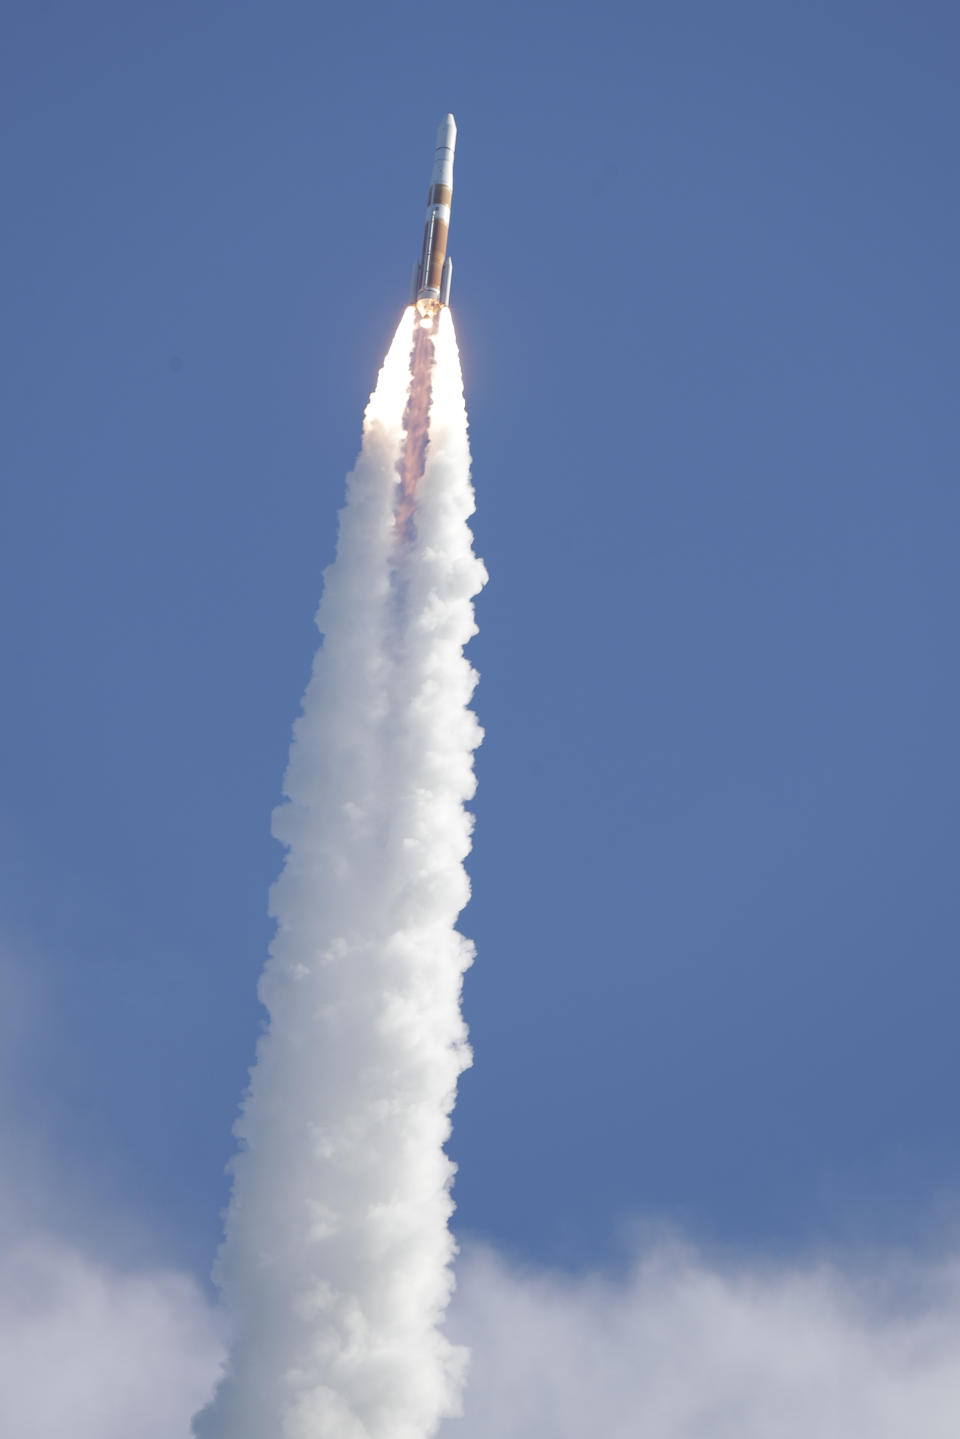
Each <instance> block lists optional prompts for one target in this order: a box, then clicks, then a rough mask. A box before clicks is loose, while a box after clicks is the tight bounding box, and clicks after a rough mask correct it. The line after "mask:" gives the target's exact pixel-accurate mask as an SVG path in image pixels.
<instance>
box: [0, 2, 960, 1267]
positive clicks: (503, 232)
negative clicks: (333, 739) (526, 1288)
mask: <svg viewBox="0 0 960 1439" xmlns="http://www.w3.org/2000/svg"><path fill="white" fill-rule="evenodd" d="M427 18H429V20H430V24H427V23H426V20H427ZM434 24H435V26H436V28H435V29H431V25H434ZM958 30H960V25H958V21H957V17H956V13H955V11H954V9H953V7H952V6H948V5H946V4H937V3H923V4H920V5H915V6H911V7H909V8H908V7H904V6H901V5H893V4H886V3H870V4H867V3H858V0H847V3H841V4H839V5H826V4H820V3H812V4H808V5H804V6H802V7H800V6H789V5H782V4H760V3H747V0H734V3H731V4H728V5H723V6H719V5H712V4H707V3H704V0H692V3H688V4H683V5H678V4H665V3H656V4H639V5H629V6H628V5H625V4H624V5H618V4H609V3H604V4H599V5H596V6H591V7H586V6H575V5H558V6H551V7H546V6H539V5H529V6H522V5H521V6H519V7H518V6H506V5H503V4H501V3H499V0H495V3H491V4H487V5H484V6H483V7H479V6H466V5H461V4H454V5H453V6H451V7H450V8H449V10H448V11H446V12H445V13H440V14H439V15H431V16H430V17H425V16H424V15H421V14H418V13H416V12H414V11H412V10H411V8H410V7H409V6H404V7H400V6H391V5H385V4H379V5H376V6H373V7H370V8H362V9H361V8H360V7H353V8H347V7H332V6H331V7H325V6H320V5H316V4H306V3H281V4H278V5H271V6H268V5H266V4H263V3H236V4H226V3H224V0H210V3H208V4H205V5H204V6H196V5H193V4H187V3H177V0H174V3H170V4H167V5H165V6H163V7H149V6H129V5H121V4H118V3H115V4H107V3H98V0H91V3H89V4H87V5H85V6H83V7H77V6H75V5H69V4H66V3H62V0H53V3H36V4H32V5H29V6H28V5H21V6H17V7H15V10H14V12H13V13H12V14H11V15H10V16H9V17H8V23H7V39H6V43H5V46H4V54H3V57H2V59H0V71H2V74H0V109H2V111H3V124H2V126H0V133H2V135H3V137H4V138H3V139H2V141H0V148H2V156H3V171H4V175H5V202H6V203H5V208H6V211H7V219H6V222H5V225H4V228H3V235H2V241H0V243H2V250H3V264H2V274H3V277H4V291H5V294H4V313H5V327H4V328H5V334H4V344H3V348H2V354H3V384H4V391H5V393H6V396H7V407H6V408H7V419H6V423H5V426H4V431H3V435H2V439H0V450H2V470H3V475H4V484H3V491H4V500H3V505H4V514H3V525H2V528H0V547H2V555H0V586H2V591H3V604H4V609H5V613H6V615H7V623H6V625H4V627H3V640H2V645H3V650H2V660H0V663H2V673H3V675H4V680H5V696H6V702H5V705H4V721H5V738H6V743H5V744H4V746H3V751H2V766H3V774H2V795H3V801H2V811H0V849H2V858H3V871H4V875H5V879H4V881H3V885H2V889H0V935H2V946H3V949H4V951H5V953H6V956H7V962H8V965H9V967H10V969H11V972H12V973H14V974H15V979H13V980H10V981H9V983H8V988H9V992H10V993H11V994H12V995H13V999H12V1001H11V1002H10V1004H9V1005H8V1011H7V1017H6V1019H5V1022H4V1032H5V1033H6V1031H7V1030H8V1029H9V1030H10V1033H11V1036H12V1035H14V1034H16V1033H19V1035H20V1041H19V1043H16V1044H14V1043H11V1054H12V1058H11V1060H10V1063H11V1064H12V1066H13V1070H14V1083H13V1085H12V1088H13V1090H14V1094H15V1097H14V1100H13V1103H12V1113H11V1117H10V1124H11V1126H13V1128H14V1130H15V1131H16V1134H17V1135H18V1136H19V1137H18V1139H17V1141H16V1142H17V1144H18V1145H20V1146H21V1147H22V1148H23V1151H24V1152H27V1151H28V1150H29V1151H30V1152H31V1153H33V1152H34V1151H35V1150H41V1151H42V1152H43V1154H44V1156H45V1158H44V1161H43V1163H44V1166H45V1167H47V1168H48V1169H49V1171H50V1172H51V1173H53V1174H54V1175H55V1176H56V1179H55V1182H54V1183H52V1184H51V1185H50V1186H48V1187H47V1189H45V1190H44V1192H43V1195H42V1197H41V1198H39V1199H38V1200H37V1203H38V1205H39V1206H40V1209H43V1207H44V1206H45V1205H46V1206H49V1207H50V1211H51V1213H54V1211H56V1213H57V1214H58V1215H60V1214H61V1211H62V1210H63V1207H64V1204H65V1203H66V1201H65V1199H64V1195H65V1194H68V1195H69V1196H72V1198H71V1199H70V1201H69V1207H70V1208H71V1209H72V1210H73V1214H72V1218H71V1223H72V1224H74V1225H75V1226H76V1227H77V1228H78V1229H84V1228H86V1229H87V1230H90V1231H94V1230H98V1229H100V1230H107V1229H109V1230H110V1231H111V1233H112V1234H113V1236H114V1239H116V1235H117V1233H118V1232H120V1230H122V1232H123V1233H125V1234H130V1235H132V1236H133V1237H131V1238H129V1239H128V1240H127V1241H126V1242H127V1243H128V1244H129V1245H130V1246H133V1247H136V1246H137V1245H139V1246H141V1248H142V1249H143V1250H144V1252H147V1251H149V1253H150V1254H151V1256H152V1257H154V1258H156V1259H157V1260H158V1261H162V1262H167V1263H172V1264H178V1265H184V1266H187V1267H191V1268H193V1269H194V1270H195V1271H196V1272H197V1273H198V1274H200V1275H203V1274H205V1272H206V1270H207V1268H208V1266H209V1262H210V1260H211V1258H212V1254H213V1250H214V1247H215V1245H216V1242H217V1239H218V1234H219V1226H220V1219H219V1210H220V1208H221V1206H222V1204H223V1202H224V1200H225V1197H226V1181H225V1177H224V1173H223V1170H224V1165H225V1163H226V1161H227V1159H228V1157H229V1154H230V1151H231V1145H232V1141H231V1138H230V1125H231V1123H232V1119H233V1115H234V1112H235V1108H236V1104H237V1099H238V1096H239V1093H240V1090H241V1088H242V1086H243V1083H244V1078H245V1072H246V1068H247V1065H248V1064H249V1062H250V1059H251V1057H252V1049H253V1043H254V1037H255V1034H256V1031H257V1025H258V1013H257V1008H256V1004H255V998H254V986H255V980H256V975H257V973H258V971H259V968H260V965H261V963H262V960H263V956H264V953H265V948H266V943H267V940H268V937H269V925H268V920H267V917H266V893H267V888H268V885H269V884H270V882H271V881H272V879H273V877H274V875H275V873H276V871H277V869H278V866H279V862H280V854H279V850H278V848H277V847H276V845H275V843H274V842H273V841H272V840H271V839H270V837H269V829H268V826H269V813H270V810H271V808H272V806H273V805H274V803H275V802H276V801H277V799H278V798H279V792H280V779H281V774H282V770H283V765H284V760H285V754H286V749H287V745H288V742H289V732H290V725H291V722H292V720H293V718H294V715H295V713H296V711H297V708H298V705H299V700H300V695H301V693H302V690H303V687H304V684H305V681H306V677H307V674H308V670H309V664H310V660H311V656H312V652H313V649H314V646H315V632H314V631H313V627H312V615H313V612H314V609H315V605H316V601H317V599H318V596H319V589H320V574H321V571H322V569H323V567H324V565H325V564H327V563H328V562H329V560H330V559H331V557H332V553H333V545H334V540H335V524H336V512H337V509H338V507H339V505H340V503H341V501H342V492H343V480H344V475H345V472H346V471H347V469H349V467H350V465H351V464H352V462H353V459H354V456H355V454H356V450H357V446H358V443H359V433H360V419H361V414H362V409H363V404H364V401H365V399H366V395H367V393H368V392H369V389H370V387H371V385H372V382H373V379H374V377H375V374H376V369H377V365H378V363H379V360H380V358H381V356H382V354H383V351H384V349H385V347H386V343H387V341H388V339H389V337H390V335H391V333H392V331H393V328H394V326H395V323H396V319H397V316H398V314H399V310H400V307H401V306H402V303H403V301H404V299H405V297H406V287H407V285H408V282H409V272H410V266H411V263H412V261H413V259H414V258H415V256H416V253H417V249H418V246H419V239H420V228H421V224H422V211H423V205H424V197H425V187H426V184H427V179H428V174H429V165H430V154H431V146H432V141H433V135H434V130H435V127H436V124H437V121H438V119H439V117H440V116H441V114H442V113H444V111H446V110H447V109H451V110H453V111H454V113H455V114H456V117H457V122H458V126H459V145H458V165H457V192H456V199H455V205H454V216H453V226H452V234H451V250H452V254H453V256H454V262H455V280H454V292H453V307H454V313H455V318H456V322H457V326H458V332H459V338H460V345H461V350H462V355H463V362H464V370H465V379H466V385H467V398H468V405H469V409H470V415H471V423H472V443H473V452H474V474H475V480H476V485H477V491H478V512H477V517H476V524H475V532H476V535H477V546H478V550H479V552H480V553H481V554H482V555H483V557H484V559H485V561H486V563H487V566H488V568H489V570H490V575H491V581H490V584H489V586H488V588H487V590H486V591H485V592H484V594H483V596H482V597H481V600H480V602H479V622H480V635H479V637H478V638H477V640H476V641H475V642H474V645H473V649H472V657H473V660H474V663H475V664H476V665H477V667H478V668H479V670H480V672H481V676H482V679H481V685H480V688H479V691H478V695H477V708H478V712H479V715H480V718H481V722H482V723H483V725H484V727H485V729H486V732H487V738H486V740H485V743H484V746H483V748H482V750H481V752H480V755H479V761H478V771H479V779H480V789H479V793H478V798H477V802H476V813H477V819H478V824H477V835H476V849H475V854H474V858H473V861H472V865H471V872H472V876H473V882H474V898H473V901H472V903H471V905H470V907H469V909H468V911H467V913H466V915H465V917H464V929H465V931H466V932H467V933H468V934H470V935H471V936H472V937H473V938H474V939H475V940H476V941H477V944H478V948H479V958H478V961H477V963H476V965H475V967H474V969H473V971H472V972H471V974H470V976H469V977H468V985H467V993H466V1010H467V1016H468V1020H469V1022H470V1025H471V1030H472V1034H473V1038H474V1042H475V1047H476V1064H475V1068H474V1069H473V1071H471V1072H470V1073H468V1075H467V1076H466V1077H465V1079H464V1081H463V1084H462V1097H461V1102H460V1105H459V1107H458V1110H457V1115H456V1126H455V1137H454V1141H453V1146H452V1148H453V1153H454V1155H455V1157H456V1159H457V1161H458V1163H459V1164H460V1176H459V1179H458V1182H457V1189H456V1196H457V1200H458V1205H459V1211H458V1224H459V1226H460V1228H461V1232H462V1233H464V1234H471V1235H475V1236H480V1237H481V1238H482V1239H483V1240H485V1241H489V1242H490V1243H492V1244H494V1245H496V1246H498V1247H499V1248H501V1249H503V1250H505V1251H507V1252H509V1253H513V1254H518V1255H521V1256H526V1257H529V1258H531V1259H535V1260H542V1261H547V1262H550V1263H554V1264H558V1265H560V1266H563V1267H567V1268H570V1269H581V1268H584V1267H587V1266H590V1265H594V1264H596V1263H602V1262H606V1261H608V1260H609V1259H610V1258H611V1257H612V1256H615V1255H616V1254H617V1253H618V1252H619V1250H620V1247H621V1246H622V1243H623V1234H624V1230H625V1227H628V1226H629V1225H631V1224H632V1223H634V1222H635V1221H636V1219H637V1218H638V1217H643V1218H645V1219H649V1218H651V1217H652V1218H654V1219H656V1220H661V1221H662V1220H666V1221H668V1222H670V1223H672V1224H675V1225H678V1226H679V1227H681V1228H682V1229H684V1230H685V1231H687V1232H689V1233H692V1234H693V1235H695V1236H697V1237H699V1238H701V1239H703V1240H704V1241H706V1242H707V1243H711V1244H717V1245H732V1246H737V1247H741V1246H746V1247H748V1248H751V1249H756V1250H760V1251H768V1252H769V1251H774V1252H792V1251H795V1250H798V1249H800V1250H802V1249H804V1248H806V1247H809V1246H811V1245H820V1244H828V1245H841V1246H843V1245H848V1246H849V1245H854V1246H857V1245H863V1244H899V1243H905V1244H908V1245H910V1246H914V1247H923V1246H924V1245H925V1244H926V1243H927V1242H928V1240H929V1238H930V1236H931V1235H934V1236H939V1235H942V1234H943V1232H944V1230H945V1229H952V1228H953V1225H954V1216H955V1213H956V1195H957V1191H958V1186H960V1152H958V1148H957V1144H956V1101H955V1095H956V1093H957V1089H958V1081H960V1053H958V1049H957V1045H956V1040H955V1015H956V1009H957V1001H958V969H957V963H956V958H957V934H958V912H957V911H958V899H957V884H956V865H957V839H956V823H957V822H956V814H957V788H958V774H957V763H956V735H957V733H958V728H960V715H958V686H957V678H956V659H955V652H956V642H955V628H956V614H957V611H958V600H960V596H958V594H957V590H958V583H957V578H956V560H955V554H956V547H957V538H958V519H960V504H958V498H957V483H956V482H957V475H958V458H960V456H958V448H960V447H958V441H957V430H956V421H955V406H956V393H957V379H958V373H957V371H958V366H957V341H956V336H957V333H958V320H960V315H958V308H960V307H958V291H957V281H956V255H957V253H958V242H960V234H958V230H960V225H958V219H960V209H958V200H957V191H956V185H955V180H954V170H955V153H954V152H955V136H956V134H957V128H958V121H960V115H958V104H957V100H956V84H955V76H956V56H957V42H958ZM80 1196H82V1198H80ZM74 1201H76V1202H74ZM118 1215H122V1216H123V1220H122V1223H121V1220H120V1219H118V1218H117V1216H118ZM105 1216H106V1217H105ZM58 1222H59V1221H58ZM118 1226H119V1229H118ZM116 1242H119V1241H116Z"/></svg>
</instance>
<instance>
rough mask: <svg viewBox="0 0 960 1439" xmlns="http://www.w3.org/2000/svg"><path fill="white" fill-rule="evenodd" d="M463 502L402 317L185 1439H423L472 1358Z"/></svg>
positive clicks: (433, 336)
mask: <svg viewBox="0 0 960 1439" xmlns="http://www.w3.org/2000/svg"><path fill="white" fill-rule="evenodd" d="M425 395H426V401H425V400H424V396H425ZM414 413H418V414H419V415H420V417H421V419H420V421H419V422H418V424H417V426H416V427H415V428H414V429H411V427H410V416H411V414H414ZM424 415H425V416H426V423H425V425H424V423H423V416H424ZM472 511H473V490H472V486H471V484H470V456H469V448H468V442H467V416H466V409H465V406H464V399H463V385H462V379H461V374H460V361H459V356H458V353H457V345H456V339H455V336H454V330H453V322H452V319H451V317H450V313H449V311H448V310H446V309H444V310H441V311H440V314H439V317H438V318H437V319H435V320H433V321H430V322H428V323H422V322H421V321H420V318H419V316H418V315H417V312H416V311H415V310H414V309H412V308H411V309H408V310H407V311H406V313H405V314H404V316H403V319H402V320H401V323H400V327H399V329H398V330H397V334H396V336H395V338H394V340H393V343H392V345H391V346H390V350H389V352H388V354H387V357H386V360H385V361H384V365H383V368H382V370H381V371H380V376H379V379H378V381H377V387H376V390H375V392H374V393H373V395H372V396H371V398H370V402H369V404H368V406H367V410H366V413H365V416H364V427H363V447H362V450H361V454H360V457H359V460H358V462H357V465H356V467H355V469H354V470H353V473H352V474H351V475H350V477H349V479H348V484H347V503H346V506H345V508H344V509H343V510H342V512H341V515H340V532H339V540H338V545H337V555H336V560H335V561H334V563H333V565H331V567H330V568H329V569H328V570H327V572H326V575H325V581H324V593H323V600H322V603H321V605H320V609H319V612H318V615H317V624H318V626H319V628H320V630H321V631H322V633H323V635H324V640H323V644H322V646H321V648H320V650H319V651H318V653H317V656H316V660H315V663H314V668H313V675H312V678H311V680H310V683H309V685H308V687H307V691H306V694H305V696H304V701H303V712H302V714H301V716H300V718H299V719H298V720H297V722H296V724H295V726H294V733H293V742H292V745H291V749H290V761H289V767H288V769H287V773H286V777H285V782H284V794H285V802H284V803H283V804H281V805H280V806H279V808H278V809H277V810H276V811H275V813H274V821H273V832H274V834H275V835H276V837H277V838H278V839H279V840H280V841H281V842H282V843H283V844H284V845H285V846H286V847H287V855H286V861H285V864H284V868H283V872H282V873H281V875H280V878H279V879H278V880H277V882H276V884H275V885H274V887H273V890H272V893H271V913H272V915H273V916H274V918H275V919H276V922H277V932H276V937H275V939H274V942H273V945H272V947H271V951H270V958H269V960H268V962H267V965H266V967H265V970H264V973H263V977H262V979H261V984H260V997H261V1000H262V1002H263V1004H264V1006H265V1007H266V1009H267V1011H268V1016H269V1022H268V1026H267V1029H266V1031H265V1033H264V1034H263V1036H262V1038H261V1040H260V1043H259V1045H258V1048H257V1056H256V1062H255V1064H254V1067H253V1069H252V1070H251V1075H250V1087H249V1090H248V1092H247V1095H246V1097H245V1100H244V1103H243V1106H242V1112H241V1116H240V1119H239V1120H238V1122H237V1126H236V1133H237V1136H238V1138H239V1140H240V1142H241V1148H240V1152H239V1154H237V1156H236V1157H235V1158H234V1160H233V1162H232V1169H233V1192H232V1198H231V1202H230V1206H229V1210H228V1212H227V1219H226V1231H225V1239H224V1242H223V1245H222V1248H221V1251H220V1255H219V1258H218V1262H217V1267H216V1278H217V1282H218V1283H219V1285H220V1287H221V1289H222V1292H223V1296H224V1300H225V1303H226V1305H227V1308H228V1310H229V1312H230V1314H231V1317H232V1322H233V1325H234V1340H233V1344H232V1349H231V1355H230V1359H229V1363H228V1367H227V1370H226V1373H225V1374H224V1377H223V1378H222V1380H221V1383H220V1386H219V1388H218V1390H217V1393H216V1395H215V1396H214V1399H213V1401H212V1402H211V1404H210V1405H209V1406H208V1407H207V1408H206V1409H205V1410H203V1411H202V1413H201V1414H199V1415H197V1417H196V1418H195V1419H194V1432H195V1434H196V1435H198V1436H202V1439H427V1436H429V1435H432V1434H434V1433H435V1431H436V1428H437V1426H438V1424H439V1422H440V1420H441V1419H442V1418H443V1417H444V1416H445V1415H449V1414H454V1413H457V1412H458V1410H459V1394H460V1389H461V1386H462V1382H463V1378H464V1374H465V1368H466V1360H467V1354H466V1351H464V1350H461V1349H458V1348H456V1347H455V1346H453V1345H451V1344H450V1342H449V1341H448V1340H447V1339H446V1338H445V1336H444V1335H443V1333H442V1332H441V1329H440V1324H441V1322H442V1319H443V1315H444V1311H445V1309H446V1305H447V1302H448V1300H449V1297H450V1294H451V1290H452V1288H453V1277H452V1272H451V1268H450V1266H451V1261H452V1259H453V1255H454V1252H455V1245H454V1242H453V1239H452V1236H451V1234H450V1231H449V1228H448V1223H449V1219H450V1216H451V1213H452V1210H453V1201H452V1199H451V1196H450V1186H451V1182H452V1178H453V1165H452V1164H451V1162H450V1160H449V1159H448V1158H447V1157H446V1155H445V1153H444V1150H443V1146H444V1143H445V1141H446V1139H447V1137H448V1135H449V1132H450V1112H451V1110H452V1108H453V1103H454V1099H455V1092H456V1085H457V1078H458V1075H459V1074H460V1072H461V1070H462V1069H463V1068H464V1067H465V1066H466V1065H467V1064H469V1062H470V1051H469V1048H468V1046H467V1041H466V1029H465V1027H464V1024H463V1020H462V1018H461V1014H460V990H461V983H462V978H463V972H464V970H465V969H466V967H467V966H468V965H469V964H470V962H471V959H472V956H473V949H472V946H471V945H470V944H469V943H468V941H467V940H465V939H464V938H463V937H462V936H461V935H459V934H458V933H457V931H456V928H455V925H456V920H457V916H458V914H459V912H460V910H461V909H462V908H463V906H464V904H465V903H466V900H467V898H468V894H469V886H468V882H467V878H466V874H465V872H464V868H463V861H464V859H465V857H466V855H467V853H468V851H469V848H470V830H471V819H470V816H469V814H468V813H467V811H466V809H465V807H464V806H465V802H466V801H467V800H469V799H470V797H471V795H472V794H473V791H474V778H473V751H474V749H475V748H476V746H477V744H478V743H479V741H480V738H481V731H480V729H479V727H478V725H477V722H476V720H475V718H474V716H473V714H472V712H471V710H470V708H469V704H470V698H471V695H472V693H473V689H474V685H475V683H476V675H475V674H474V672H473V670H472V669H471V667H470V665H469V663H468V662H467V660H466V659H465V658H464V655H463V648H464V645H465V644H466V642H467V641H468V640H469V638H470V637H471V635H472V634H474V633H475V625H474V620H473V605H472V599H473V596H474V595H475V594H476V593H477V591H478V590H479V589H480V587H481V586H482V585H483V583H484V581H485V579H486V574H485V571H484V568H483V565H482V563H481V562H480V561H479V560H478V559H477V558H476V557H475V555H474V554H473V551H472V539H471V534H470V531H469V528H468V524H467V521H468V518H469V516H470V514H471V513H472Z"/></svg>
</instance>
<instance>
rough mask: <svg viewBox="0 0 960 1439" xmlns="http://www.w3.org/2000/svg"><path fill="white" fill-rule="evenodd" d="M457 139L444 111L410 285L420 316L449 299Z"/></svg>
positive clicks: (448, 301) (445, 303)
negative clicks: (449, 241) (449, 236)
mask: <svg viewBox="0 0 960 1439" xmlns="http://www.w3.org/2000/svg"><path fill="white" fill-rule="evenodd" d="M456 143H457V124H456V121H455V120H454V118H453V116H452V115H444V117H443V119H442V120H441V121H440V128H439V130H438V131H437V148H436V150H435V151H434V155H433V175H432V176H431V178H430V189H429V192H428V194H427V223H426V227H425V229H424V232H423V250H422V251H421V254H420V259H419V261H418V262H417V264H416V265H414V267H413V284H412V285H411V287H410V303H411V305H416V307H417V309H418V310H419V311H420V313H421V315H423V316H427V315H434V314H436V312H437V310H438V309H439V308H440V306H441V305H449V303H450V281H451V280H452V279H453V261H452V260H451V259H450V257H449V255H448V254H447V231H448V229H449V228H450V202H451V200H452V199H453V151H454V147H455V145H456Z"/></svg>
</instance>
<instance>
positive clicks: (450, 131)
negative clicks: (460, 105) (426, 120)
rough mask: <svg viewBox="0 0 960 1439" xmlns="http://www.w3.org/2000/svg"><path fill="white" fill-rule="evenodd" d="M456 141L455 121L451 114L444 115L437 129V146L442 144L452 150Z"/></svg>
mask: <svg viewBox="0 0 960 1439" xmlns="http://www.w3.org/2000/svg"><path fill="white" fill-rule="evenodd" d="M456 143H457V122H456V120H455V119H454V118H453V116H452V115H444V117H443V119H442V120H441V121H440V127H439V129H438V130H437V148H438V149H439V148H440V146H441V145H442V146H443V147H444V148H445V149H448V150H452V149H453V147H454V145H455V144H456Z"/></svg>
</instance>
